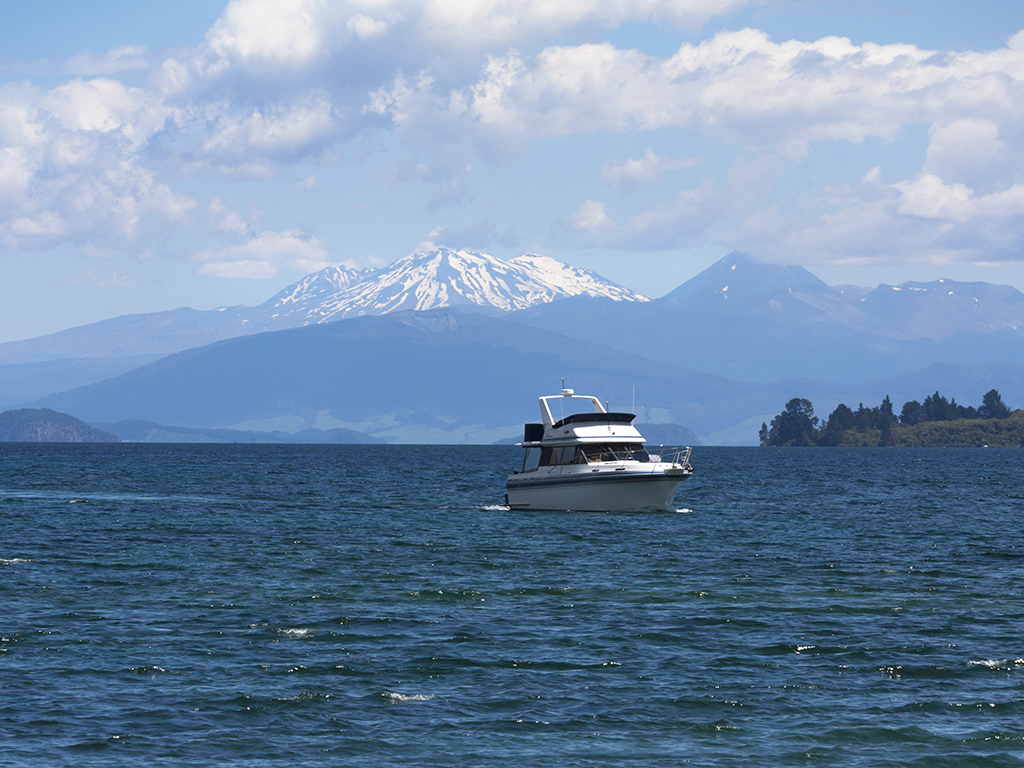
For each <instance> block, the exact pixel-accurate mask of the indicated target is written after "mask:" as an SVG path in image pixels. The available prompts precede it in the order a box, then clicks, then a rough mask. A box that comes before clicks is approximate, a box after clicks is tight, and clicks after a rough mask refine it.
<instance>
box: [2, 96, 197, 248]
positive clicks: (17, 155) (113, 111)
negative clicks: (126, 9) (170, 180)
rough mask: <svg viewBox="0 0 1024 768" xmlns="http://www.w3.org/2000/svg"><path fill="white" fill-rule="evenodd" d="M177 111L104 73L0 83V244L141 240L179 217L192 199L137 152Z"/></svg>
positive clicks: (128, 243)
mask: <svg viewBox="0 0 1024 768" xmlns="http://www.w3.org/2000/svg"><path fill="white" fill-rule="evenodd" d="M170 114H171V110H169V109H168V108H166V107H164V106H163V105H162V104H161V103H160V101H159V99H156V98H154V97H153V96H152V94H149V93H147V92H146V91H144V90H142V89H138V88H129V87H126V86H124V85H123V84H121V83H119V82H117V81H114V80H109V79H104V78H100V79H95V80H72V81H70V82H68V83H65V84H63V85H60V86H58V87H56V88H54V89H52V90H50V91H41V90H39V89H36V88H32V87H31V86H27V85H14V84H8V85H3V86H0V244H2V245H3V246H4V247H6V248H10V249H13V250H35V249H46V248H51V247H53V246H55V245H57V244H59V243H71V244H78V245H80V246H84V245H86V244H92V245H98V244H99V243H108V244H110V245H111V247H119V248H121V249H127V248H131V249H133V250H135V249H136V248H135V243H136V241H137V240H138V239H139V238H140V237H145V236H147V235H148V234H152V233H153V232H155V231H156V230H157V229H159V228H160V227H161V226H162V225H164V224H166V223H168V222H171V223H174V222H180V221H182V220H183V219H184V217H185V215H186V214H187V212H188V211H189V210H190V209H191V208H192V207H193V206H194V202H193V201H192V200H191V199H189V198H188V197H185V196H181V195H177V194H175V193H174V192H173V191H172V190H171V189H170V187H169V186H168V185H167V184H166V183H164V182H162V181H160V180H159V179H158V177H157V176H156V174H155V173H154V172H153V171H152V170H150V169H148V168H146V167H145V165H144V163H143V161H142V158H141V157H140V155H139V151H140V150H141V149H142V148H143V147H144V146H145V142H146V141H147V139H148V138H149V137H150V136H152V134H153V133H154V132H155V131H156V130H159V128H160V127H161V126H162V124H163V121H164V120H165V119H167V118H168V117H169V116H170ZM117 244H119V245H117Z"/></svg>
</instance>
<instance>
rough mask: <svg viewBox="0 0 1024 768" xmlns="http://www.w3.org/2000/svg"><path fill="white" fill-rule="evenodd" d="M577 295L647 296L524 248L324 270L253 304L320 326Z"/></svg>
mask: <svg viewBox="0 0 1024 768" xmlns="http://www.w3.org/2000/svg"><path fill="white" fill-rule="evenodd" d="M581 294H583V295H587V296H601V297H606V298H610V299H613V300H615V301H647V300H648V299H647V297H645V296H641V295H640V294H639V293H635V292H633V291H630V290H628V289H626V288H623V287H621V286H618V285H615V284H614V283H611V282H609V281H607V280H605V279H604V278H603V277H601V276H600V275H597V274H595V273H594V272H590V271H589V270H586V269H579V268H577V267H572V266H569V265H568V264H563V263H562V262H560V261H556V260H555V259H552V258H550V257H548V256H540V255H538V254H533V253H530V254H526V255H524V256H519V257H517V258H514V259H509V260H505V259H499V258H497V257H495V256H490V255H488V254H486V253H477V252H474V251H453V250H449V249H448V248H438V249H436V250H433V251H430V252H429V253H415V254H413V255H411V256H406V257H405V258H402V259H399V260H398V261H396V262H394V263H393V264H390V265H388V266H387V267H383V268H381V269H377V270H363V271H361V272H356V271H355V270H346V269H344V268H340V267H331V268H328V269H325V270H323V271H321V272H317V273H316V274H313V275H308V276H307V277H305V278H303V279H302V280H300V281H299V282H298V283H295V284H294V285H291V286H289V287H288V288H286V289H285V290H283V291H281V292H280V293H279V294H277V295H276V296H274V297H273V298H272V299H270V301H268V302H267V303H266V304H263V305H261V307H259V308H258V309H261V310H263V311H266V312H267V313H268V314H269V316H270V317H272V318H277V317H284V316H288V317H291V318H295V317H297V316H303V317H304V318H305V319H306V322H310V323H322V322H327V321H329V320H340V319H342V318H346V317H356V316H359V315H383V314H387V313H388V312H397V311H400V310H409V309H413V310H426V309H435V308H437V307H450V306H456V305H474V304H475V305H477V306H480V307H487V308H492V309H495V310H500V311H511V310H515V309H525V308H526V307H531V306H534V305H535V304H543V303H547V302H550V301H554V300H556V299H561V298H565V297H567V296H579V295H581Z"/></svg>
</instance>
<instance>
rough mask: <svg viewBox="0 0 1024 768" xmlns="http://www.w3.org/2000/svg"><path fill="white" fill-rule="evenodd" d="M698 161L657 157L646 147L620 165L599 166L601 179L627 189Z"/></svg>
mask: <svg viewBox="0 0 1024 768" xmlns="http://www.w3.org/2000/svg"><path fill="white" fill-rule="evenodd" d="M698 162H700V161H699V160H698V159H697V158H694V157H675V158H674V157H659V156H658V155H656V154H654V150H653V149H651V148H650V147H648V149H647V154H646V155H644V156H643V157H641V158H638V159H635V160H627V161H626V162H624V163H623V164H622V165H615V164H614V163H610V162H609V163H605V164H604V166H603V167H602V168H601V180H602V181H606V182H608V183H609V184H611V185H612V186H613V187H618V186H622V187H625V188H627V189H629V188H632V187H635V186H637V185H640V184H656V183H657V182H659V181H661V180H662V178H664V176H665V173H666V172H667V171H676V170H679V169H680V168H691V167H692V166H694V165H696V164H697V163H698Z"/></svg>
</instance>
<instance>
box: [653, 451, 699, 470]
mask: <svg viewBox="0 0 1024 768" xmlns="http://www.w3.org/2000/svg"><path fill="white" fill-rule="evenodd" d="M659 447H660V446H659ZM691 453H693V448H691V447H689V446H686V447H685V448H676V449H675V450H673V451H670V452H669V453H661V454H658V453H649V454H648V455H649V456H650V457H651V461H660V462H663V463H667V464H678V465H679V466H681V467H682V468H683V469H692V467H691V466H690V454H691Z"/></svg>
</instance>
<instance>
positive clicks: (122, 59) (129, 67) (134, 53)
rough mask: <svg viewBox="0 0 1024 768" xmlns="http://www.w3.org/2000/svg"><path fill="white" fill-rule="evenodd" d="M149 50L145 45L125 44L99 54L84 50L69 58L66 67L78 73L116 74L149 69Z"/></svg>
mask: <svg viewBox="0 0 1024 768" xmlns="http://www.w3.org/2000/svg"><path fill="white" fill-rule="evenodd" d="M149 67H150V61H149V51H148V49H146V48H145V47H144V46H138V45H123V46H121V47H119V48H112V49H111V50H109V51H107V52H106V53H104V54H102V55H99V56H97V55H96V54H94V53H93V52H92V51H82V52H81V53H77V54H75V55H74V56H72V57H71V58H70V59H68V61H67V63H66V65H65V66H64V69H65V70H66V71H68V72H71V73H73V74H76V75H116V74H118V73H120V72H131V71H141V70H146V69H149Z"/></svg>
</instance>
